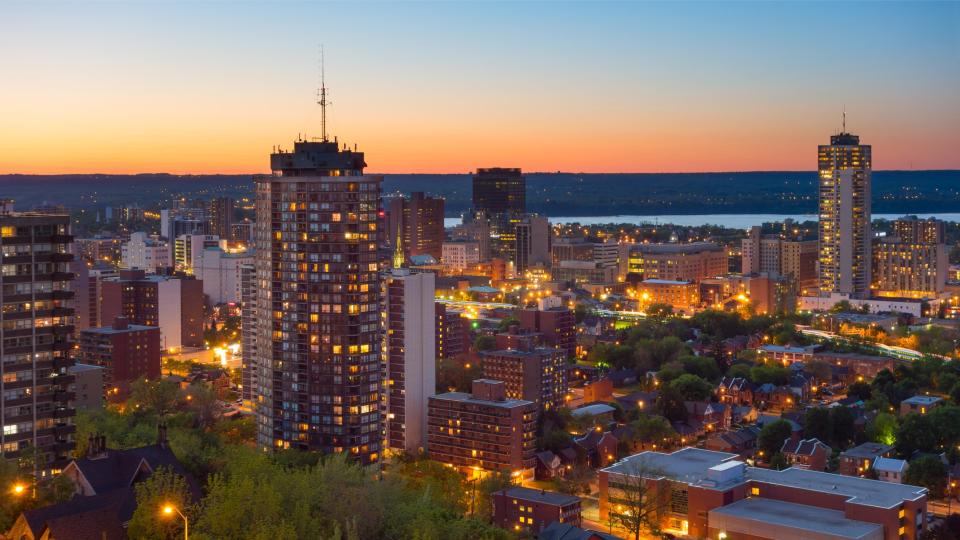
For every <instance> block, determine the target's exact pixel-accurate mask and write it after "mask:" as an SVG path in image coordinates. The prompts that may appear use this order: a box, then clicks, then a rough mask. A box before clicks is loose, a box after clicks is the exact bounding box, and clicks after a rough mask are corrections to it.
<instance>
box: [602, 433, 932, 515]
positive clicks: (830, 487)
mask: <svg viewBox="0 0 960 540" xmlns="http://www.w3.org/2000/svg"><path fill="white" fill-rule="evenodd" d="M737 460H739V456H738V455H737V454H730V453H727V452H716V451H713V450H704V449H701V448H691V447H687V448H682V449H680V450H677V451H675V452H673V453H670V454H664V453H661V452H649V451H648V452H641V453H639V454H635V455H632V456H630V457H627V458H624V459H622V460H620V461H618V462H617V463H614V464H613V465H611V466H609V467H607V468H605V469H603V471H604V472H606V473H608V474H619V475H630V476H632V475H636V474H644V475H645V476H649V477H651V478H670V479H672V480H674V481H676V482H683V483H685V484H689V485H697V486H700V487H704V488H708V489H712V487H711V483H710V482H706V480H707V476H708V473H709V470H710V469H711V468H712V467H716V466H718V465H721V464H724V463H727V462H730V461H737ZM750 481H755V482H763V483H768V484H776V485H780V486H789V487H792V488H796V489H803V490H807V491H814V492H820V493H832V494H837V495H842V496H845V497H847V499H848V500H849V501H850V502H852V503H855V504H861V505H865V506H875V507H880V508H891V507H893V506H896V505H899V504H901V503H902V502H903V501H904V500H916V499H918V498H920V497H923V496H925V495H926V494H927V490H926V488H922V487H918V486H910V485H904V484H894V483H891V482H881V481H879V480H870V479H866V478H859V477H855V476H845V475H841V474H833V473H825V472H818V471H811V470H807V469H799V468H796V467H790V468H788V469H784V470H782V471H775V470H772V469H761V468H757V467H745V474H744V476H743V479H742V480H741V483H742V482H750ZM724 489H728V488H726V487H725V488H724Z"/></svg>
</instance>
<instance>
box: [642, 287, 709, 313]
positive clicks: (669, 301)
mask: <svg viewBox="0 0 960 540" xmlns="http://www.w3.org/2000/svg"><path fill="white" fill-rule="evenodd" d="M637 298H638V299H639V306H638V307H639V308H640V310H641V311H644V310H646V309H647V308H649V307H650V306H652V305H653V304H666V305H668V306H670V307H672V308H673V310H674V311H676V312H683V313H690V312H692V311H693V309H694V308H695V307H696V306H697V305H698V304H699V303H700V296H699V288H698V287H697V284H696V283H692V282H690V281H676V280H671V279H645V280H643V281H641V282H640V283H639V284H637Z"/></svg>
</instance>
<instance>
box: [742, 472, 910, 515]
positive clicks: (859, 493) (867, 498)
mask: <svg viewBox="0 0 960 540" xmlns="http://www.w3.org/2000/svg"><path fill="white" fill-rule="evenodd" d="M747 480H756V481H760V482H766V483H770V484H778V485H783V486H790V487H794V488H799V489H806V490H810V491H818V492H821V493H834V494H837V495H843V496H845V497H848V500H849V501H850V502H852V503H855V504H862V505H865V506H876V507H880V508H891V507H893V506H897V505H899V504H901V503H902V502H903V501H905V500H911V501H912V500H915V499H918V498H920V497H922V496H924V495H926V494H927V489H926V488H922V487H918V486H910V485H906V484H893V483H890V482H881V481H879V480H870V479H867V478H859V477H856V476H845V475H842V474H833V473H826V472H818V471H811V470H806V469H797V468H795V467H791V468H789V469H784V470H782V471H774V470H771V469H758V468H756V467H747Z"/></svg>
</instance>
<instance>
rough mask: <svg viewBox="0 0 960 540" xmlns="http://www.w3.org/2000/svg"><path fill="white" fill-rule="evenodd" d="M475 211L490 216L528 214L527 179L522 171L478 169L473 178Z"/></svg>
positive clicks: (495, 168)
mask: <svg viewBox="0 0 960 540" xmlns="http://www.w3.org/2000/svg"><path fill="white" fill-rule="evenodd" d="M473 209H474V210H475V211H478V212H484V213H486V214H487V215H488V216H493V215H496V214H504V213H514V214H522V213H524V212H526V211H527V179H526V177H525V176H523V173H521V172H520V169H512V168H510V169H508V168H501V167H493V168H488V169H477V174H475V175H474V176H473Z"/></svg>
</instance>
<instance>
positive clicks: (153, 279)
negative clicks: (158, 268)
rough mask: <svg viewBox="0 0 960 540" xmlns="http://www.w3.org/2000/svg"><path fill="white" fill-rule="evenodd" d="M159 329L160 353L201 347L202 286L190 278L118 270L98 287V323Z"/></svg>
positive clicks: (199, 282)
mask: <svg viewBox="0 0 960 540" xmlns="http://www.w3.org/2000/svg"><path fill="white" fill-rule="evenodd" d="M117 317H126V319H127V321H129V323H130V324H138V325H142V326H157V327H159V328H160V346H161V348H162V349H163V350H177V349H180V348H182V347H187V348H200V347H203V321H204V317H203V282H202V281H200V280H199V279H196V278H193V277H191V276H158V275H146V274H144V272H143V270H121V271H120V273H119V275H117V276H116V277H112V278H108V279H104V280H103V283H102V284H101V302H100V320H101V321H113V320H114V319H116V318H117Z"/></svg>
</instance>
